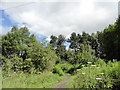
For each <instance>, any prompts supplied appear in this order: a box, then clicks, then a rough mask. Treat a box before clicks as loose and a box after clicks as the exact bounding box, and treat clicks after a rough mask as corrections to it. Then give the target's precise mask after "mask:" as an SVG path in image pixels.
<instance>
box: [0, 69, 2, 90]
mask: <svg viewBox="0 0 120 90" xmlns="http://www.w3.org/2000/svg"><path fill="white" fill-rule="evenodd" d="M1 88H2V68H1V67H0V89H1Z"/></svg>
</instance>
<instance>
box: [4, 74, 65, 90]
mask: <svg viewBox="0 0 120 90" xmlns="http://www.w3.org/2000/svg"><path fill="white" fill-rule="evenodd" d="M63 78H64V76H59V75H58V74H53V73H51V72H44V73H41V74H26V73H12V72H11V73H10V74H9V76H4V77H3V88H52V85H53V84H55V83H57V82H59V81H60V80H62V79H63Z"/></svg>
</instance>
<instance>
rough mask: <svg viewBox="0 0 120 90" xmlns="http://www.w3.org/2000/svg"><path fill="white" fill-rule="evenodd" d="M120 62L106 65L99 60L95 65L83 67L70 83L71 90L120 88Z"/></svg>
mask: <svg viewBox="0 0 120 90" xmlns="http://www.w3.org/2000/svg"><path fill="white" fill-rule="evenodd" d="M119 65H120V63H119V62H116V61H114V62H111V61H109V62H108V63H105V62H104V61H103V60H101V59H99V60H98V61H97V62H95V63H94V64H93V63H92V62H88V64H86V65H82V66H83V68H82V69H80V70H79V71H78V72H77V74H76V75H74V76H73V77H72V79H71V81H70V82H69V83H68V87H70V88H99V89H100V88H119V85H120V82H119V81H120V76H119V75H120V70H119V69H118V67H119Z"/></svg>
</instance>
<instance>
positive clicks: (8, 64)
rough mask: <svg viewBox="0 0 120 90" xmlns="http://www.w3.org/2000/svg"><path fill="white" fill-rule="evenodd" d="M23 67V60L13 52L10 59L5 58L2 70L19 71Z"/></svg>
mask: <svg viewBox="0 0 120 90" xmlns="http://www.w3.org/2000/svg"><path fill="white" fill-rule="evenodd" d="M22 68H23V60H22V58H19V57H18V56H17V55H16V54H13V55H12V56H11V58H10V59H5V66H4V68H3V69H4V70H6V71H10V70H14V71H21V70H22Z"/></svg>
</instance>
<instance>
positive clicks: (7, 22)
mask: <svg viewBox="0 0 120 90" xmlns="http://www.w3.org/2000/svg"><path fill="white" fill-rule="evenodd" d="M0 20H2V23H0V24H1V25H2V26H3V27H6V29H10V28H9V27H12V26H17V27H19V23H16V22H14V21H12V20H11V19H10V17H9V15H8V14H6V13H5V11H4V10H0ZM23 24H24V25H26V23H24V22H23ZM8 31H9V30H6V31H5V32H4V31H2V32H3V33H2V34H6V33H7V32H8ZM31 33H34V34H35V35H36V38H37V39H38V40H40V39H42V38H47V37H46V36H44V35H41V34H37V33H35V32H31Z"/></svg>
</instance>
